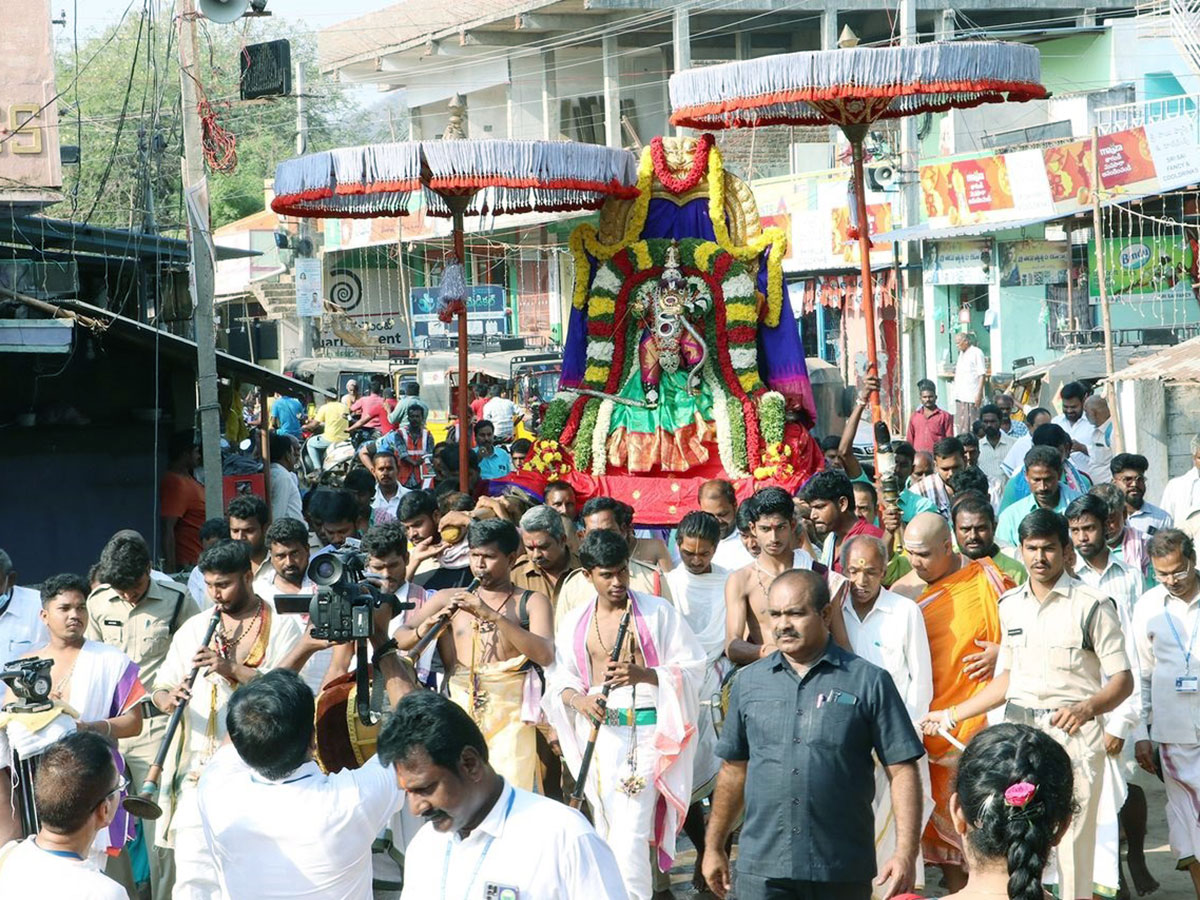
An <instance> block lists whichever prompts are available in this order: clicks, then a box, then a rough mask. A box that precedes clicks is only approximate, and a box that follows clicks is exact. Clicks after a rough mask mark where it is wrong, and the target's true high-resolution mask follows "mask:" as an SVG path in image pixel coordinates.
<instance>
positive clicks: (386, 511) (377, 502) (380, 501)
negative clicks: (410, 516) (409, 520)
mask: <svg viewBox="0 0 1200 900" xmlns="http://www.w3.org/2000/svg"><path fill="white" fill-rule="evenodd" d="M407 493H408V488H406V487H404V486H403V485H396V493H395V494H393V495H392V497H391V499H390V500H389V499H388V498H387V497H385V496H383V492H382V491H381V490H379V485H375V499H374V500H372V501H371V524H372V525H382V524H383V523H384V522H395V521H396V517H397V516H398V515H399V512H400V498H401V497H403V496H404V495H405V494H407Z"/></svg>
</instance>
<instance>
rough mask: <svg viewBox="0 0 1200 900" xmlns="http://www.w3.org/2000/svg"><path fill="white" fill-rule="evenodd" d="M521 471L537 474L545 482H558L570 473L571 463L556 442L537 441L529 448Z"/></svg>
mask: <svg viewBox="0 0 1200 900" xmlns="http://www.w3.org/2000/svg"><path fill="white" fill-rule="evenodd" d="M521 471H523V472H538V473H540V474H542V475H545V476H546V480H547V481H558V480H559V479H561V478H562V477H563V476H564V475H566V474H567V473H568V472H570V471H571V463H570V461H569V460H568V459H567V457H566V455H565V454H564V453H563V448H562V447H561V446H560V445H559V443H558V441H546V440H538V441H536V442H535V443H534V445H533V446H532V447H530V448H529V455H528V456H527V457H525V464H524V465H523V466H522V467H521Z"/></svg>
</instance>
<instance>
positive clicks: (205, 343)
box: [179, 0, 225, 519]
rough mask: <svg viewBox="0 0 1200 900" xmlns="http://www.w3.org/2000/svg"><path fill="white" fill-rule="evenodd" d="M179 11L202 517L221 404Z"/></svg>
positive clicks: (192, 82) (191, 51) (217, 491)
mask: <svg viewBox="0 0 1200 900" xmlns="http://www.w3.org/2000/svg"><path fill="white" fill-rule="evenodd" d="M181 7H182V9H181V12H180V15H179V83H180V89H181V95H180V104H181V109H182V115H183V189H184V191H185V193H188V192H191V193H190V199H189V202H188V203H187V204H185V205H186V206H188V243H189V244H190V245H191V256H192V328H193V337H194V338H195V340H196V382H197V388H198V397H199V405H198V407H197V411H198V412H199V413H200V444H201V450H202V452H203V454H204V508H205V516H206V518H210V519H211V518H216V517H220V516H221V515H223V514H224V511H225V502H224V491H223V483H222V478H221V408H220V404H219V403H218V400H217V332H216V326H215V324H214V320H213V287H214V279H215V274H216V273H215V272H214V261H213V258H212V255H211V254H210V252H209V249H208V248H209V245H210V241H209V236H210V234H211V231H210V228H211V225H210V221H209V214H208V186H207V183H206V181H205V175H204V154H203V146H202V138H201V131H200V113H199V108H198V105H197V95H196V60H197V59H198V58H199V52H198V47H197V42H196V7H195V3H194V0H182V3H181Z"/></svg>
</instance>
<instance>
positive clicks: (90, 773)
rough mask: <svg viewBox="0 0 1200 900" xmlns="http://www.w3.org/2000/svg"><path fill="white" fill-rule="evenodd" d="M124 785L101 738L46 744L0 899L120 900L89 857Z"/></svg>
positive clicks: (5, 866)
mask: <svg viewBox="0 0 1200 900" xmlns="http://www.w3.org/2000/svg"><path fill="white" fill-rule="evenodd" d="M388 775H389V780H392V781H394V780H395V779H394V777H392V776H391V772H390V770H388ZM124 787H125V779H124V778H122V777H121V775H120V773H119V772H117V767H116V764H115V763H114V761H113V755H112V744H110V743H109V742H108V741H106V740H105V739H104V738H102V737H101V736H100V735H98V734H95V733H94V732H90V731H76V732H74V733H73V734H69V735H67V736H66V737H65V738H63V739H62V740H61V741H58V742H57V743H54V744H51V745H50V746H49V747H48V748H47V749H46V752H45V753H43V754H42V759H41V765H40V766H39V767H38V772H37V778H36V780H35V782H34V789H33V790H34V805H35V806H36V807H37V812H38V818H39V820H40V821H41V828H40V829H39V830H38V833H37V834H36V835H35V836H34V837H31V838H27V839H26V840H24V841H21V842H19V843H17V842H13V843H10V844H7V845H5V846H4V847H3V848H0V897H38V898H40V900H125V897H126V893H125V889H124V888H122V887H121V886H120V885H119V884H117V882H115V881H113V880H112V879H110V878H107V877H106V876H104V875H102V874H101V873H100V871H99V870H98V869H97V868H96V865H95V862H94V861H89V859H88V857H89V856H90V854H91V852H92V845H93V843H94V841H95V838H96V834H97V833H98V832H100V831H102V830H104V829H105V828H107V827H108V825H109V823H110V822H112V820H113V817H114V816H115V815H116V814H117V810H118V809H119V808H120V803H121V789H122V788H124Z"/></svg>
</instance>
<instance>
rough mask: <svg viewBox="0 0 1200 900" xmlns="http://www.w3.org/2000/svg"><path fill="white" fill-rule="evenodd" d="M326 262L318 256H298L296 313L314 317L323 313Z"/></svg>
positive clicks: (296, 268) (305, 316) (296, 263)
mask: <svg viewBox="0 0 1200 900" xmlns="http://www.w3.org/2000/svg"><path fill="white" fill-rule="evenodd" d="M323 268H324V262H323V261H322V260H320V259H318V258H316V257H309V256H298V257H296V262H295V264H294V270H295V273H296V315H298V316H300V317H301V318H313V317H314V316H319V315H321V306H322V304H321V298H322V296H323V295H324V291H323V290H322V288H321V280H322V274H323V273H322V269H323Z"/></svg>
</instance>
